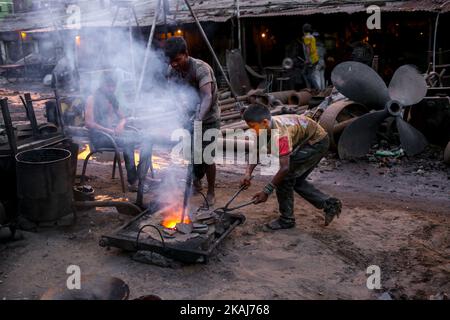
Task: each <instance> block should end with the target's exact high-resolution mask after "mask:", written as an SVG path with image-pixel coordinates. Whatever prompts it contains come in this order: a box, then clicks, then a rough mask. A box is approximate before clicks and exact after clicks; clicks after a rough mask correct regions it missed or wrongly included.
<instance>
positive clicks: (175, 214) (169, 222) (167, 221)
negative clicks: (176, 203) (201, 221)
mask: <svg viewBox="0 0 450 320" xmlns="http://www.w3.org/2000/svg"><path fill="white" fill-rule="evenodd" d="M182 214H183V211H182V208H181V207H180V208H175V209H173V210H172V211H170V212H168V213H166V214H165V216H164V220H163V222H162V223H161V225H162V226H163V227H164V228H167V229H175V227H176V225H177V224H178V223H181V216H182ZM190 222H191V221H190V220H189V217H187V216H186V217H184V223H190Z"/></svg>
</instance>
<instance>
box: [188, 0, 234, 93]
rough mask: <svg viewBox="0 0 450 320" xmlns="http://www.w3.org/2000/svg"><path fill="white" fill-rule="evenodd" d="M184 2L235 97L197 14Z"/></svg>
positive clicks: (232, 91)
mask: <svg viewBox="0 0 450 320" xmlns="http://www.w3.org/2000/svg"><path fill="white" fill-rule="evenodd" d="M184 3H185V4H186V6H187V7H188V9H189V11H190V12H191V15H192V17H193V18H194V21H195V23H196V24H197V27H198V29H199V30H200V33H201V35H202V37H203V39H204V40H205V42H206V45H207V46H208V49H209V51H211V54H212V55H213V58H214V61H215V62H216V64H217V65H218V67H219V70H220V73H222V76H223V77H224V79H225V82H226V83H227V86H228V87H229V88H230V91H231V95H232V96H233V98H237V95H236V93H235V92H234V90H233V88H232V87H231V83H230V80H229V79H228V77H227V75H226V73H225V70H223V67H222V65H221V64H220V61H219V58H217V55H216V53H215V52H214V49H213V47H212V46H211V43H210V42H209V40H208V37H207V36H206V33H205V31H204V30H203V27H202V25H201V24H200V21H199V20H198V18H197V15H196V14H195V12H194V10H192V7H191V5H190V4H189V1H188V0H184Z"/></svg>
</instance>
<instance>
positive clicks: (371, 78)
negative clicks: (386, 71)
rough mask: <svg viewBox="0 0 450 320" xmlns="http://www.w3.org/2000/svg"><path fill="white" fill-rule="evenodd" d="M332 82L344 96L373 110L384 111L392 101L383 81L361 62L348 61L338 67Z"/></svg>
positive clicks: (332, 76)
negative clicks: (385, 106)
mask: <svg viewBox="0 0 450 320" xmlns="http://www.w3.org/2000/svg"><path fill="white" fill-rule="evenodd" d="M331 81H332V82H333V84H334V86H335V87H336V88H337V90H338V91H339V92H340V93H342V94H343V95H344V96H346V97H347V98H349V99H350V100H353V101H355V102H358V103H361V104H364V105H366V106H367V107H370V108H373V109H377V110H380V109H383V108H384V105H385V104H386V103H387V102H388V101H389V100H391V98H390V97H389V92H388V89H387V87H386V84H385V83H384V81H383V79H381V77H380V76H379V75H378V74H377V73H376V72H375V70H373V69H372V68H370V67H369V66H367V65H365V64H363V63H361V62H355V61H347V62H343V63H341V64H339V65H337V66H336V67H335V68H334V70H333V72H332V74H331Z"/></svg>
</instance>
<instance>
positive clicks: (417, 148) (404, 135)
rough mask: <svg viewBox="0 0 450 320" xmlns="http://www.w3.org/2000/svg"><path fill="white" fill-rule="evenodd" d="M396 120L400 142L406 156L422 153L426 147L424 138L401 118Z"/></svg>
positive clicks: (426, 143) (426, 142)
mask: <svg viewBox="0 0 450 320" xmlns="http://www.w3.org/2000/svg"><path fill="white" fill-rule="evenodd" d="M396 118H397V120H396V121H397V130H398V133H399V135H400V142H401V144H402V147H403V149H404V150H405V152H406V154H407V155H408V156H414V155H416V154H418V153H420V152H422V151H423V150H424V149H425V147H426V146H427V145H428V141H427V139H426V138H425V136H424V135H423V134H422V133H421V132H420V131H419V130H417V129H416V128H414V127H413V126H412V125H410V124H409V123H407V122H406V121H405V120H403V119H402V118H401V117H396Z"/></svg>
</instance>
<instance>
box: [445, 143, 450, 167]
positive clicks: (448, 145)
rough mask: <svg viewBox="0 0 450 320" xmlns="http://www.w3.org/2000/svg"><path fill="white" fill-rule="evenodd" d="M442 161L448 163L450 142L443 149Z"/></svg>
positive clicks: (449, 161) (449, 159)
mask: <svg viewBox="0 0 450 320" xmlns="http://www.w3.org/2000/svg"><path fill="white" fill-rule="evenodd" d="M444 162H445V163H446V164H450V142H449V143H448V144H447V148H445V151H444Z"/></svg>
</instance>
